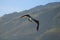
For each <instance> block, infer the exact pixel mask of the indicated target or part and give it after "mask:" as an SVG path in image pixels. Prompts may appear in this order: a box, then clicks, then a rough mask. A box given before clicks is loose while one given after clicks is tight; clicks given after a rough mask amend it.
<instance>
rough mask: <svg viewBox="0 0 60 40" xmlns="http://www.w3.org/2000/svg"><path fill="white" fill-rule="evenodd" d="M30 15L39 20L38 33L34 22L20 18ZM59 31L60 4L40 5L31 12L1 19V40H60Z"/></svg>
mask: <svg viewBox="0 0 60 40" xmlns="http://www.w3.org/2000/svg"><path fill="white" fill-rule="evenodd" d="M28 13H29V14H30V15H31V16H32V17H33V18H35V19H37V20H39V22H40V25H39V31H38V32H37V31H36V24H35V23H34V22H33V23H31V22H29V21H28V20H27V19H26V18H24V19H23V18H19V17H20V16H22V15H24V14H28ZM59 30H60V2H54V3H48V4H46V5H39V6H36V7H34V8H31V9H29V10H24V11H21V12H13V13H11V14H5V15H4V16H2V17H0V40H60V38H59V37H60V31H59ZM58 35H59V36H58ZM52 38H53V39H52Z"/></svg>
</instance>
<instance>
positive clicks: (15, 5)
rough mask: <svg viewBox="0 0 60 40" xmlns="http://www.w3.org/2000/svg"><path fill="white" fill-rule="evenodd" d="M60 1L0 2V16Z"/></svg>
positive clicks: (6, 0)
mask: <svg viewBox="0 0 60 40" xmlns="http://www.w3.org/2000/svg"><path fill="white" fill-rule="evenodd" d="M50 2H60V0H0V16H2V15H4V14H8V13H12V12H15V11H22V10H25V9H30V8H32V7H35V6H37V5H45V4H47V3H50Z"/></svg>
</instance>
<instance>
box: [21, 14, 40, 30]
mask: <svg viewBox="0 0 60 40" xmlns="http://www.w3.org/2000/svg"><path fill="white" fill-rule="evenodd" d="M24 17H28V20H29V21H30V22H32V20H33V21H34V22H35V23H36V24H37V27H36V30H37V31H38V29H39V20H36V19H34V18H32V17H31V16H30V15H29V14H26V15H23V16H21V17H20V18H24Z"/></svg>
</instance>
